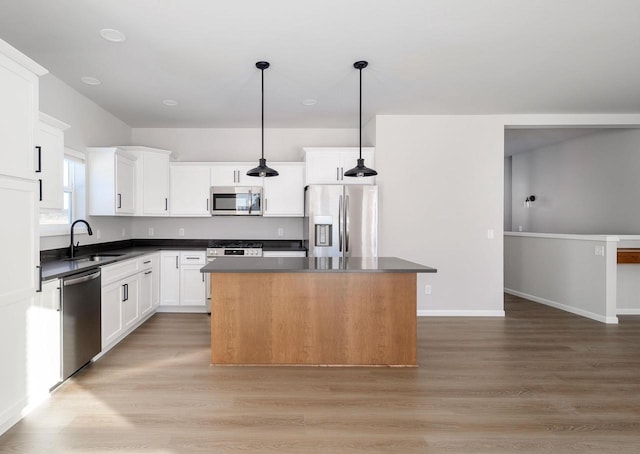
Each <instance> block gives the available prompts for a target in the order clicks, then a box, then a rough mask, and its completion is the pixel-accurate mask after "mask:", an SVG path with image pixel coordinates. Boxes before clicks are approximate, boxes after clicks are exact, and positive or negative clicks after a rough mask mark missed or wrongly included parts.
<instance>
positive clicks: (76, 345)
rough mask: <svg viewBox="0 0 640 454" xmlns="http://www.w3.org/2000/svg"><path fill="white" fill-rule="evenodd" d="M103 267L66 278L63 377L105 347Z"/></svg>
mask: <svg viewBox="0 0 640 454" xmlns="http://www.w3.org/2000/svg"><path fill="white" fill-rule="evenodd" d="M100 290H101V288H100V270H99V269H98V270H95V269H93V270H89V271H86V272H83V273H78V274H74V275H72V276H68V277H65V278H62V322H61V323H62V379H63V380H66V379H67V378H69V377H70V376H71V375H73V374H74V373H76V372H77V371H78V369H80V368H82V367H83V366H84V365H85V364H87V363H88V362H90V361H91V359H92V358H93V357H94V356H96V355H97V354H98V353H100V349H101V348H102V345H101V344H102V323H101V312H102V310H101V309H102V308H101V298H100Z"/></svg>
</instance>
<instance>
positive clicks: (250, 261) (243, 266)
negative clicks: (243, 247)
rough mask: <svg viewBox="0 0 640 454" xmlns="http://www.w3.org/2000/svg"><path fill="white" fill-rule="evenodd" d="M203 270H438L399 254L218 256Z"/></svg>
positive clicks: (391, 271) (225, 271) (301, 271)
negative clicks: (241, 257)
mask: <svg viewBox="0 0 640 454" xmlns="http://www.w3.org/2000/svg"><path fill="white" fill-rule="evenodd" d="M200 271H202V272H203V273H261V272H264V273H309V272H323V273H324V272H337V273H435V272H436V271H437V270H436V269H435V268H431V267H428V266H424V265H419V264H417V263H413V262H409V261H408V260H403V259H400V258H397V257H377V258H372V257H348V258H344V259H343V258H339V257H274V258H270V257H269V258H267V257H245V258H243V259H242V260H238V259H237V258H231V257H218V258H216V259H215V260H214V261H212V262H210V263H208V264H207V265H205V266H204V267H202V268H201V269H200Z"/></svg>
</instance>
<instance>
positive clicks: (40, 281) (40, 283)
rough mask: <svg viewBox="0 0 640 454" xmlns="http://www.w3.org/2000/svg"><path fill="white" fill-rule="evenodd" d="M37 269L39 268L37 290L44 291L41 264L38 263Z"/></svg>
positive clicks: (38, 291)
mask: <svg viewBox="0 0 640 454" xmlns="http://www.w3.org/2000/svg"><path fill="white" fill-rule="evenodd" d="M36 269H37V270H38V277H37V278H36V280H37V281H38V288H36V292H37V293H40V292H42V267H41V266H40V265H36Z"/></svg>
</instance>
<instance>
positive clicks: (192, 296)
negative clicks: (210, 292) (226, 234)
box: [158, 251, 207, 312]
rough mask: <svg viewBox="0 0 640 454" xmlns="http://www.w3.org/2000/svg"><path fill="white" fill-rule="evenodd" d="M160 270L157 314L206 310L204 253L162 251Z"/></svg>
mask: <svg viewBox="0 0 640 454" xmlns="http://www.w3.org/2000/svg"><path fill="white" fill-rule="evenodd" d="M161 256H162V259H161V270H160V276H161V277H160V282H161V290H160V306H159V308H158V310H159V311H165V312H169V311H179V312H204V311H206V302H207V298H206V287H205V279H206V276H205V275H204V274H203V273H201V272H200V269H201V268H202V267H203V266H204V265H205V263H206V253H205V252H204V251H163V252H162V253H161Z"/></svg>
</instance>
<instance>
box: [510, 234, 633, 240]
mask: <svg viewBox="0 0 640 454" xmlns="http://www.w3.org/2000/svg"><path fill="white" fill-rule="evenodd" d="M504 236H518V237H524V238H527V237H528V238H556V239H560V240H580V241H620V235H576V234H571V233H536V232H504ZM624 239H638V240H640V236H636V235H625V236H624Z"/></svg>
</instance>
